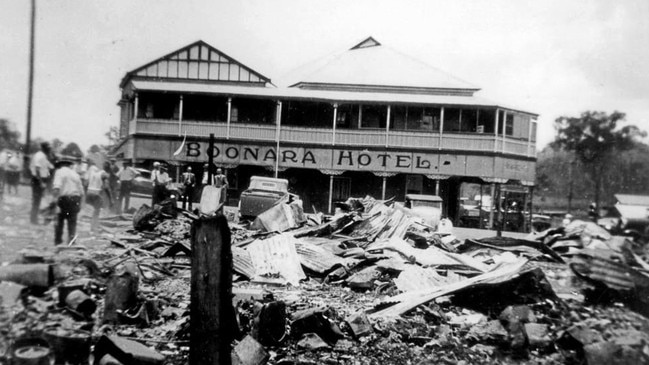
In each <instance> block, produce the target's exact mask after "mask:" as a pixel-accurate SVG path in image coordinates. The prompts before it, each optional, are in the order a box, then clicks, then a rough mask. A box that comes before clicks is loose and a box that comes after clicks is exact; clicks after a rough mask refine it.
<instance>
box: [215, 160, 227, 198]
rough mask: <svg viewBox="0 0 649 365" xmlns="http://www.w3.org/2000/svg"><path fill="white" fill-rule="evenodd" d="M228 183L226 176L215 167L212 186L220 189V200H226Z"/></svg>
mask: <svg viewBox="0 0 649 365" xmlns="http://www.w3.org/2000/svg"><path fill="white" fill-rule="evenodd" d="M228 185H229V184H228V178H227V177H226V176H225V175H224V174H223V170H221V168H220V167H219V168H218V169H216V175H214V187H216V188H219V189H221V202H226V201H227V195H228Z"/></svg>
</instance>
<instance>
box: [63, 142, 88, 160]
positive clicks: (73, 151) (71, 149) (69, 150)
mask: <svg viewBox="0 0 649 365" xmlns="http://www.w3.org/2000/svg"><path fill="white" fill-rule="evenodd" d="M61 154H63V155H67V156H74V157H83V152H81V148H79V145H77V144H76V143H74V142H70V143H68V145H67V146H65V147H64V148H63V149H62V150H61Z"/></svg>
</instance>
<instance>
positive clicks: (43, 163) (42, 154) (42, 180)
mask: <svg viewBox="0 0 649 365" xmlns="http://www.w3.org/2000/svg"><path fill="white" fill-rule="evenodd" d="M50 153H51V150H50V145H49V143H47V142H43V143H41V149H40V151H38V152H36V153H35V154H34V155H33V156H32V159H31V162H30V164H29V170H30V172H31V174H32V178H31V185H32V209H31V214H30V222H31V223H32V224H38V210H39V209H40V206H41V200H42V199H43V193H44V192H45V189H46V187H47V184H48V181H49V179H50V169H52V168H54V166H52V164H51V163H50V160H49V159H48V155H49V154H50Z"/></svg>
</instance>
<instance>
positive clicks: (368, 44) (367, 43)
mask: <svg viewBox="0 0 649 365" xmlns="http://www.w3.org/2000/svg"><path fill="white" fill-rule="evenodd" d="M380 45H381V43H379V42H378V41H377V40H376V39H374V38H372V37H367V38H366V39H365V40H364V41H362V42H361V43H359V44H357V45H355V46H354V47H352V48H350V50H352V49H361V48H369V47H377V46H380Z"/></svg>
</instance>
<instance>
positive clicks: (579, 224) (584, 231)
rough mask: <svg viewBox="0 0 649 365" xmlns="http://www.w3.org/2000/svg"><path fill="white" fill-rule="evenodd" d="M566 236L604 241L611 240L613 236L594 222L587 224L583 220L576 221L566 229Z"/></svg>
mask: <svg viewBox="0 0 649 365" xmlns="http://www.w3.org/2000/svg"><path fill="white" fill-rule="evenodd" d="M564 236H565V237H566V238H570V237H582V238H583V237H585V236H588V237H593V238H599V239H602V240H604V241H608V240H610V239H611V234H610V233H609V232H608V231H607V230H605V229H604V228H602V227H600V226H598V225H597V224H596V223H594V222H586V221H581V220H574V221H572V222H571V223H570V224H568V225H567V226H566V228H565V233H564Z"/></svg>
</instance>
